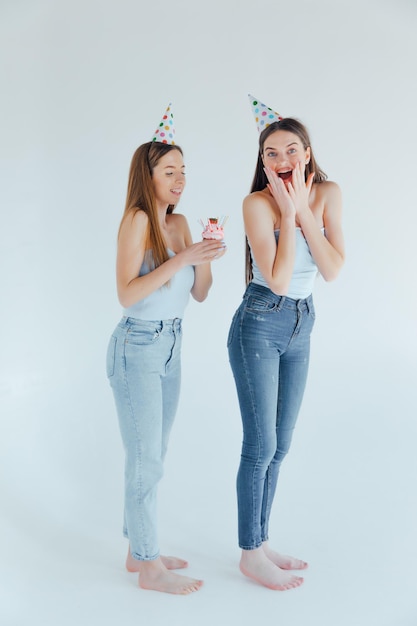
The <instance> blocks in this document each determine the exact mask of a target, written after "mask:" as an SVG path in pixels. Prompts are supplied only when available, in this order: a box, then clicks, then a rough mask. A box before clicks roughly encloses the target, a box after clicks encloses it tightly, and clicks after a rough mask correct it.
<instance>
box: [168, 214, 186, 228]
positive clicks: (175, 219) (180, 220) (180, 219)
mask: <svg viewBox="0 0 417 626" xmlns="http://www.w3.org/2000/svg"><path fill="white" fill-rule="evenodd" d="M167 219H168V220H169V221H170V222H171V224H178V225H181V224H187V223H188V222H187V218H186V217H185V215H183V214H182V213H169V214H168V215H167Z"/></svg>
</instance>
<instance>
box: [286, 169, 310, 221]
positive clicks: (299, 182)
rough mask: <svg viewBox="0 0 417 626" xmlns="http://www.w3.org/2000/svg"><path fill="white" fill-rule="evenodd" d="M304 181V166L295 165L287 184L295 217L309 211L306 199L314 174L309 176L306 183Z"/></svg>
mask: <svg viewBox="0 0 417 626" xmlns="http://www.w3.org/2000/svg"><path fill="white" fill-rule="evenodd" d="M304 179H305V164H304V163H303V164H301V163H297V165H296V166H295V168H294V169H293V171H292V179H291V182H290V183H289V184H288V194H289V196H290V198H291V200H292V201H293V204H294V207H295V213H296V216H297V217H300V216H301V215H302V214H303V213H305V212H306V211H308V210H309V209H310V206H309V203H308V199H309V196H310V192H311V187H312V186H313V180H314V172H312V173H311V174H310V175H309V177H308V178H307V181H305V180H304Z"/></svg>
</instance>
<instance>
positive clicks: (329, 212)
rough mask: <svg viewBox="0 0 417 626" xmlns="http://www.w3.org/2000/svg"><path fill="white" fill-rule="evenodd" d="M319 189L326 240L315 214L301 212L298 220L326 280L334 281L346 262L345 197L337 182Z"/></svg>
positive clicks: (321, 184)
mask: <svg viewBox="0 0 417 626" xmlns="http://www.w3.org/2000/svg"><path fill="white" fill-rule="evenodd" d="M317 187H318V191H319V192H320V193H322V194H323V207H324V208H323V224H324V228H325V231H326V236H325V237H323V234H322V232H321V230H320V228H319V225H318V224H317V221H316V219H315V217H314V215H313V213H312V211H311V210H305V211H300V212H297V217H298V219H299V221H300V226H301V228H302V231H303V234H304V237H305V238H306V240H307V243H308V246H309V248H310V252H311V254H312V256H313V258H314V260H315V262H316V264H317V267H318V269H319V272H320V274H321V275H322V276H323V278H324V279H325V280H327V281H330V280H334V279H335V278H336V277H337V275H338V274H339V272H340V269H341V268H342V266H343V263H344V259H345V250H344V241H343V233H342V195H341V192H340V189H339V186H338V185H336V183H333V182H325V183H320V184H319V185H318V186H317Z"/></svg>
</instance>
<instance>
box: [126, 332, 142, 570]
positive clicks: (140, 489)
mask: <svg viewBox="0 0 417 626" xmlns="http://www.w3.org/2000/svg"><path fill="white" fill-rule="evenodd" d="M123 382H124V388H125V393H126V398H127V405H128V406H129V414H130V419H131V421H132V424H133V429H134V430H135V432H136V438H137V440H139V435H138V432H137V425H136V421H135V419H134V411H133V406H132V400H131V396H130V390H129V384H128V381H127V367H126V337H125V341H124V342H123ZM136 468H137V469H138V470H139V482H138V483H136V476H135V483H134V484H135V487H136V485H137V486H138V488H139V494H141V493H142V484H141V476H142V471H141V470H142V468H141V455H140V452H136ZM138 526H139V527H140V532H141V534H142V536H145V532H144V530H145V528H144V522H143V512H141V514H140V515H139V520H138ZM145 549H146V548H145ZM133 554H137V552H134V553H133ZM136 558H137V557H136ZM142 558H143V557H141V559H142Z"/></svg>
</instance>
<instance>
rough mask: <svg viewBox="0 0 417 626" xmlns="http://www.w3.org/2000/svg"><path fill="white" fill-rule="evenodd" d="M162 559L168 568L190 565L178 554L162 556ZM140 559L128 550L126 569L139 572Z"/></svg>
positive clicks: (182, 567)
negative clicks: (177, 555)
mask: <svg viewBox="0 0 417 626" xmlns="http://www.w3.org/2000/svg"><path fill="white" fill-rule="evenodd" d="M160 558H161V561H162V563H163V564H164V565H165V567H166V568H167V569H184V567H188V562H187V561H184V559H179V558H177V557H176V556H161V557H160ZM140 563H141V562H140V561H138V560H137V559H134V558H133V556H132V555H131V554H130V549H129V550H128V551H127V557H126V569H127V571H128V572H139V565H140Z"/></svg>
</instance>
